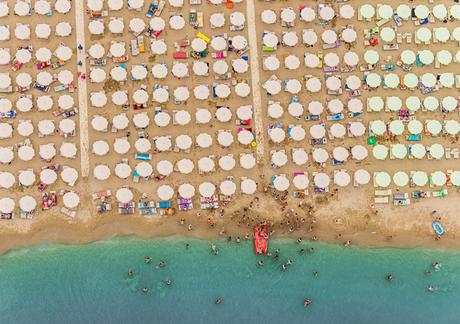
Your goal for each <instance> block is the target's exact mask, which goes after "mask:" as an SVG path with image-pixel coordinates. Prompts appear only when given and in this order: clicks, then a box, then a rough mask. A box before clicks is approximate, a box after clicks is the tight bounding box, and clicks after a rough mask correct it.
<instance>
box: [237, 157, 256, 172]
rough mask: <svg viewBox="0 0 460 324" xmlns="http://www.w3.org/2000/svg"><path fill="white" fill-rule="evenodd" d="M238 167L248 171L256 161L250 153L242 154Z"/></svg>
mask: <svg viewBox="0 0 460 324" xmlns="http://www.w3.org/2000/svg"><path fill="white" fill-rule="evenodd" d="M240 165H241V167H242V168H243V169H246V170H249V169H252V168H254V167H255V166H256V159H255V157H254V155H253V154H251V153H243V154H241V155H240Z"/></svg>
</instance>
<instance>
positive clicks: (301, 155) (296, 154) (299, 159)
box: [292, 149, 308, 165]
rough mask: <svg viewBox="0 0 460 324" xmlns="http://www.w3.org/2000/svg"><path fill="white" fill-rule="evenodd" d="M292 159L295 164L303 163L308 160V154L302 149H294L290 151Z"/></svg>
mask: <svg viewBox="0 0 460 324" xmlns="http://www.w3.org/2000/svg"><path fill="white" fill-rule="evenodd" d="M292 161H293V162H294V163H295V164H297V165H304V164H305V163H307V161H308V154H307V152H305V150H304V149H295V150H293V151H292Z"/></svg>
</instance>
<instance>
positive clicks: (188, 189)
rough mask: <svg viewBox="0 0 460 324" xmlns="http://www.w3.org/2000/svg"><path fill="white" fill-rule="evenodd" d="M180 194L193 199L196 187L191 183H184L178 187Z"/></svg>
mask: <svg viewBox="0 0 460 324" xmlns="http://www.w3.org/2000/svg"><path fill="white" fill-rule="evenodd" d="M178 192H179V196H180V197H182V198H184V199H191V198H192V197H193V196H194V195H195V187H193V186H192V185H191V184H190V183H183V184H181V185H180V186H179V189H178Z"/></svg>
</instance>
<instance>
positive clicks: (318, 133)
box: [310, 125, 326, 139]
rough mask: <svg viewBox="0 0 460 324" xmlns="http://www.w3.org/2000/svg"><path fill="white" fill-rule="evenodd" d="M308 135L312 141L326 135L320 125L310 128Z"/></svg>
mask: <svg viewBox="0 0 460 324" xmlns="http://www.w3.org/2000/svg"><path fill="white" fill-rule="evenodd" d="M310 135H311V137H313V138H314V139H321V138H323V137H324V136H325V135H326V129H325V128H324V127H323V126H322V125H313V126H312V127H310Z"/></svg>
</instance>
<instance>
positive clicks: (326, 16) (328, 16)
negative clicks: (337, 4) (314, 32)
mask: <svg viewBox="0 0 460 324" xmlns="http://www.w3.org/2000/svg"><path fill="white" fill-rule="evenodd" d="M318 10H319V16H320V17H321V19H323V20H327V21H329V20H332V19H333V18H334V17H335V11H334V9H333V8H332V7H330V6H328V5H325V6H324V7H322V8H319V9H318Z"/></svg>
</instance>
